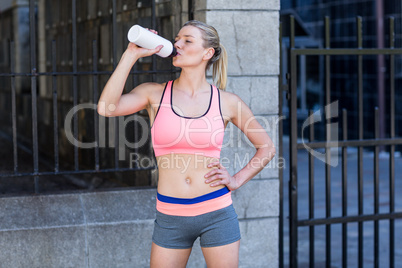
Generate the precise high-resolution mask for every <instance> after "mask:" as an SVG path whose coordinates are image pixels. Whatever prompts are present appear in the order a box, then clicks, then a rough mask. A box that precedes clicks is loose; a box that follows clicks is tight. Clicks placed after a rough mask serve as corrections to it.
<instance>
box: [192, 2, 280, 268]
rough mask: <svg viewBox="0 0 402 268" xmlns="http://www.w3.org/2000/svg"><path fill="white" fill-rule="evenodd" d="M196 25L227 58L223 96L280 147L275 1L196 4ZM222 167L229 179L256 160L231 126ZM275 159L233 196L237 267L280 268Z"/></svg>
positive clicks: (247, 145)
mask: <svg viewBox="0 0 402 268" xmlns="http://www.w3.org/2000/svg"><path fill="white" fill-rule="evenodd" d="M194 18H195V19H200V20H205V21H206V22H207V23H208V24H211V25H213V26H214V27H215V28H216V29H217V31H218V33H219V34H220V38H221V42H222V44H223V45H224V46H225V48H226V50H227V53H228V57H229V69H228V74H229V79H228V86H227V90H228V91H231V92H234V93H236V94H237V95H238V96H240V97H241V98H242V100H243V101H244V102H245V103H246V104H247V105H248V106H249V107H250V108H251V110H252V111H253V113H254V115H255V116H256V117H257V118H258V120H259V122H260V123H261V125H262V126H263V127H264V128H265V129H266V130H267V132H268V134H269V135H270V137H271V138H272V140H273V141H274V144H275V145H277V144H278V139H279V137H278V128H277V127H278V120H279V118H278V113H279V110H278V75H279V0H277V1H259V0H254V1H241V0H234V1H223V0H206V1H196V4H195V13H194ZM224 144H225V145H226V146H225V148H223V150H222V155H221V157H222V161H226V163H227V166H228V167H229V171H230V173H231V174H234V173H235V172H237V171H238V170H240V169H241V168H242V167H243V166H244V165H245V164H246V163H247V161H248V160H249V159H251V157H252V156H253V155H254V152H255V149H254V148H253V146H252V145H251V143H250V142H249V141H248V140H247V138H246V137H245V136H244V135H243V134H242V133H239V131H238V130H237V129H236V127H233V125H229V126H228V129H227V131H226V133H225V141H224ZM281 164H282V163H281V162H280V161H279V160H278V158H277V157H275V158H274V160H273V161H272V162H271V163H269V164H268V165H267V167H266V168H265V169H264V170H263V171H262V172H261V173H260V174H258V175H257V176H256V177H255V178H253V179H252V180H251V181H249V182H248V183H247V184H246V185H244V186H243V187H242V188H240V189H238V190H236V191H235V192H234V194H233V198H234V206H235V209H236V212H237V214H238V216H239V219H240V228H241V233H242V241H241V247H240V266H241V267H250V268H251V267H253V268H254V267H278V258H279V257H278V249H279V245H278V241H279V236H278V232H279V229H278V227H279V226H278V224H279V172H278V171H279V167H280V165H281Z"/></svg>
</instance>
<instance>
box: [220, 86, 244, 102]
mask: <svg viewBox="0 0 402 268" xmlns="http://www.w3.org/2000/svg"><path fill="white" fill-rule="evenodd" d="M219 92H220V95H221V99H222V102H225V103H226V104H227V105H229V106H233V105H234V106H237V104H238V103H239V102H243V101H242V99H241V98H240V97H239V96H238V95H237V94H235V93H233V92H229V91H225V90H221V89H220V90H219Z"/></svg>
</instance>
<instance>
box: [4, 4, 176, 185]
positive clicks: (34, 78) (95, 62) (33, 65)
mask: <svg viewBox="0 0 402 268" xmlns="http://www.w3.org/2000/svg"><path fill="white" fill-rule="evenodd" d="M116 2H117V0H112V1H111V3H112V4H111V9H110V12H111V17H112V20H111V21H112V27H111V28H112V40H111V42H112V57H113V69H114V68H115V67H116V65H117V60H116V59H117V58H118V52H117V31H118V29H117V28H118V26H117V14H116ZM149 2H151V11H152V14H151V27H152V28H154V29H157V22H156V11H155V6H156V3H155V0H152V1H149ZM36 3H37V1H35V0H30V1H29V21H30V24H29V31H30V32H29V39H30V40H29V44H30V49H29V51H30V72H16V71H15V57H14V55H15V48H14V47H15V43H14V41H12V40H11V41H10V42H9V51H8V54H9V55H10V66H9V67H10V71H9V72H2V73H0V78H4V79H7V78H9V79H10V85H11V88H10V96H11V100H10V102H11V135H8V134H7V133H6V134H5V132H3V131H2V133H1V134H2V137H3V138H6V139H9V140H10V141H11V142H12V156H13V171H12V172H4V171H3V172H1V173H0V181H1V180H2V179H3V178H19V177H29V178H32V179H33V183H34V189H35V193H40V192H41V190H40V187H39V179H40V178H41V177H45V176H49V175H51V176H64V175H74V174H77V175H78V174H105V173H114V172H126V171H139V170H153V169H155V168H156V167H155V166H151V167H147V168H143V167H139V166H135V167H130V168H126V167H119V146H118V144H119V138H118V137H119V128H118V124H117V123H116V124H114V125H115V128H114V131H115V132H114V145H115V146H114V156H112V157H113V158H114V167H112V168H102V167H101V165H100V161H101V160H100V153H99V132H98V129H99V117H98V115H97V113H96V112H95V113H94V118H93V126H94V135H95V144H96V146H95V148H94V156H93V157H94V163H93V168H82V167H80V156H79V148H78V146H77V144H73V145H74V146H73V150H74V153H73V163H70V164H72V166H73V167H72V168H71V169H63V168H61V167H60V164H61V163H60V162H61V160H60V158H59V156H60V144H59V140H60V134H59V131H60V129H59V125H58V124H59V123H58V121H59V119H58V117H59V116H60V114H58V110H59V109H58V108H59V102H58V98H59V96H58V88H57V78H58V77H62V76H71V77H72V106H73V109H75V110H74V116H73V120H72V130H73V136H74V137H78V128H79V126H78V125H79V122H78V117H77V113H76V111H77V110H76V109H77V105H78V104H79V94H78V92H79V84H78V78H79V77H83V76H87V77H88V76H89V77H92V89H91V90H92V94H93V98H92V102H93V103H94V104H95V103H97V101H98V98H99V93H98V92H99V90H100V88H99V77H100V76H101V75H110V74H111V73H112V71H105V70H103V71H101V70H99V58H98V53H99V51H98V45H99V44H98V41H97V40H93V41H92V58H91V59H90V61H91V62H92V70H87V71H82V70H79V68H78V64H79V63H78V62H79V59H78V49H79V47H78V44H77V35H78V30H77V9H78V8H77V0H72V1H71V3H72V9H71V10H72V12H71V44H62V45H64V46H69V45H70V46H71V48H72V49H71V51H72V55H71V56H72V61H71V63H72V70H71V71H59V70H58V65H57V62H56V58H57V47H56V42H55V41H53V42H52V44H51V53H50V55H51V59H50V62H51V71H42V72H39V71H38V61H37V43H38V38H37V27H38V26H37V17H36V16H37V14H36V12H37V6H36ZM127 42H128V41H127ZM151 66H152V68H151V70H137V68H136V66H135V67H134V69H133V70H132V71H131V72H130V74H131V77H132V80H133V84H136V83H138V78H137V77H138V75H154V74H166V75H172V76H175V75H176V74H177V72H178V70H176V69H173V68H171V69H170V70H158V69H157V66H156V57H155V56H153V58H152V65H151ZM19 77H24V78H29V79H30V85H31V90H30V95H31V116H32V140H31V141H30V142H29V144H28V146H26V145H23V144H21V142H20V141H19V135H20V134H21V133H19V132H18V131H19V130H18V122H17V117H18V111H17V101H16V100H17V91H16V83H15V81H16V78H19ZM40 77H51V78H52V79H51V81H52V82H51V88H52V97H51V98H52V108H53V109H52V110H53V111H52V122H53V141H52V142H53V147H54V151H53V153H52V154H53V159H54V161H53V167H52V168H51V169H52V170H41V169H40V168H39V162H40V155H39V151H40V150H39V149H40V148H39V147H40V143H39V138H38V135H39V134H40V133H38V119H39V118H38V82H39V78H40ZM113 120H114V119H110V121H113ZM29 136H31V135H29ZM21 148H23V149H24V150H25V151H28V153H29V154H31V155H32V171H21V168H20V166H19V157H18V151H19V150H20V149H21ZM50 154H51V153H50ZM24 170H25V169H24Z"/></svg>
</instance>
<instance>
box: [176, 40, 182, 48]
mask: <svg viewBox="0 0 402 268" xmlns="http://www.w3.org/2000/svg"><path fill="white" fill-rule="evenodd" d="M174 47H175V48H180V47H181V44H180V40H178V41H176V42H174Z"/></svg>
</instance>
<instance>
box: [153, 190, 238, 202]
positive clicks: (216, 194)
mask: <svg viewBox="0 0 402 268" xmlns="http://www.w3.org/2000/svg"><path fill="white" fill-rule="evenodd" d="M229 192H230V191H229V189H228V188H227V187H225V188H222V189H219V190H217V191H214V192H212V193H208V194H204V195H201V196H198V197H195V198H177V197H170V196H166V195H161V194H159V193H157V194H156V196H157V198H158V200H159V201H161V202H165V203H171V204H187V205H188V204H197V203H200V202H203V201H207V200H211V199H214V198H217V197H220V196H222V195H225V194H227V193H229Z"/></svg>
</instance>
